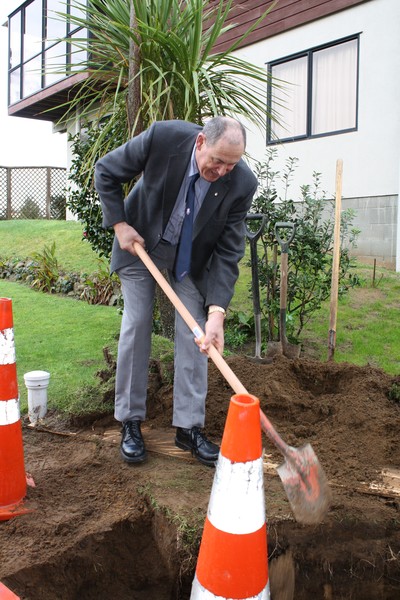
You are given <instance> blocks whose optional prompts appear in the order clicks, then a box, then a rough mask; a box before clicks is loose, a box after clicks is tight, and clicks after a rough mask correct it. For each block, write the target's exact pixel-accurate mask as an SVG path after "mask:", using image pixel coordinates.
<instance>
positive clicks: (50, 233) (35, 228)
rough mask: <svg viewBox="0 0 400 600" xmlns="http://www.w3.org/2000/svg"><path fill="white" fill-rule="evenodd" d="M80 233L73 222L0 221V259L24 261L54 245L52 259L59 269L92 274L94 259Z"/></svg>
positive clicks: (80, 230)
mask: <svg viewBox="0 0 400 600" xmlns="http://www.w3.org/2000/svg"><path fill="white" fill-rule="evenodd" d="M82 231H83V228H82V224H81V223H78V222H77V221H44V220H20V221H19V220H17V221H0V258H2V259H5V258H10V257H17V258H21V259H25V258H27V257H28V256H31V255H32V254H33V253H34V252H41V251H42V250H43V248H44V246H49V247H50V246H51V245H52V243H53V242H55V244H56V258H57V260H58V262H59V265H60V267H61V268H62V269H63V270H65V271H67V272H71V271H72V272H76V273H82V272H85V273H93V272H94V271H96V269H97V268H98V257H97V254H96V253H95V252H93V250H92V248H91V246H90V244H89V243H88V242H86V241H85V240H83V239H82Z"/></svg>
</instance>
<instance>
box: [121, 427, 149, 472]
mask: <svg viewBox="0 0 400 600" xmlns="http://www.w3.org/2000/svg"><path fill="white" fill-rule="evenodd" d="M120 450H121V455H122V458H123V459H124V460H125V461H126V462H128V463H140V462H143V461H144V460H146V458H147V452H146V448H145V446H144V441H143V437H142V432H141V430H140V421H126V422H125V423H124V424H123V426H122V440H121V447H120Z"/></svg>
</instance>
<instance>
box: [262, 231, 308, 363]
mask: <svg viewBox="0 0 400 600" xmlns="http://www.w3.org/2000/svg"><path fill="white" fill-rule="evenodd" d="M282 229H288V230H289V232H288V235H287V236H286V237H285V238H283V237H281V236H280V234H279V230H282ZM295 233H296V225H295V224H294V223H288V222H282V221H280V222H278V223H275V237H276V239H277V241H278V243H279V245H280V247H281V284H280V294H279V301H280V310H279V337H280V342H278V343H276V342H273V343H272V344H269V345H268V356H271V355H274V354H277V353H279V354H283V355H284V356H286V357H287V358H298V357H299V356H300V350H301V347H300V346H298V345H296V344H290V343H289V342H288V339H287V336H286V306H287V283H288V251H289V244H290V242H291V241H292V240H293V238H294V234H295Z"/></svg>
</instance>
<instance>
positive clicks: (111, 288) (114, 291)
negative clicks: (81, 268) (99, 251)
mask: <svg viewBox="0 0 400 600" xmlns="http://www.w3.org/2000/svg"><path fill="white" fill-rule="evenodd" d="M82 283H83V285H84V290H83V292H82V295H81V299H82V300H85V301H86V302H88V304H108V305H114V304H116V303H118V302H120V303H121V302H122V300H121V292H120V288H119V283H118V278H117V276H116V275H110V272H109V267H108V263H107V262H106V261H104V260H99V268H98V270H97V271H96V272H95V273H92V274H91V275H90V276H89V275H86V276H84V277H83V279H82Z"/></svg>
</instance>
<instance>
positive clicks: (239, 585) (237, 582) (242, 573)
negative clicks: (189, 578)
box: [196, 519, 268, 598]
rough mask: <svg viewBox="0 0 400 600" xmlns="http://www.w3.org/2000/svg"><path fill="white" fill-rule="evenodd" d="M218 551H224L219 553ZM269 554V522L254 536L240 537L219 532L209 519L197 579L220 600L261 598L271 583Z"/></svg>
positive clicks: (206, 523) (250, 534) (203, 539)
mask: <svg viewBox="0 0 400 600" xmlns="http://www.w3.org/2000/svg"><path fill="white" fill-rule="evenodd" d="M215 548H223V549H224V551H223V552H221V553H216V552H215V551H214V549H215ZM255 548H257V552H254V549H255ZM267 552H268V551H267V531H266V525H265V522H264V525H263V527H261V529H259V530H258V531H255V532H254V533H248V534H239V535H237V534H233V533H225V532H223V531H220V530H219V529H216V528H215V527H214V526H213V525H212V524H211V523H210V521H209V520H208V519H206V522H205V525H204V531H203V538H202V554H201V556H202V557H203V559H202V560H199V561H198V563H197V569H196V576H197V579H198V580H199V582H200V583H202V584H203V585H204V586H205V587H207V589H209V590H212V591H213V593H214V594H215V595H216V596H217V597H218V596H221V597H223V598H254V597H256V598H257V594H258V593H259V592H260V590H263V588H264V587H265V583H266V581H267V580H268V562H267V560H266V557H267ZM204 557H205V558H204ZM207 557H208V558H207ZM211 557H212V560H211ZM233 574H234V576H233Z"/></svg>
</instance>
